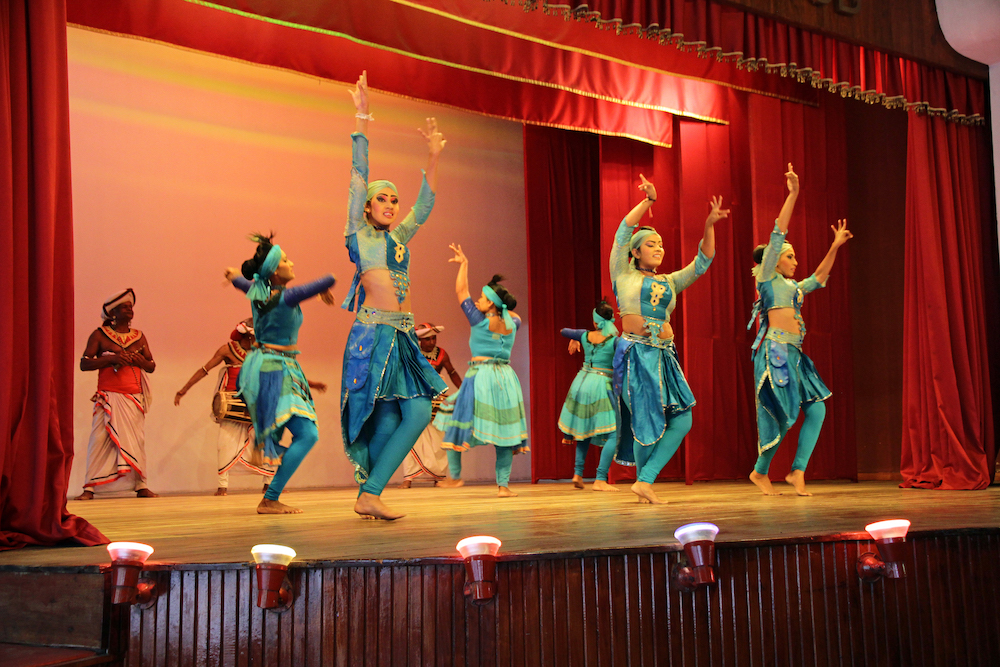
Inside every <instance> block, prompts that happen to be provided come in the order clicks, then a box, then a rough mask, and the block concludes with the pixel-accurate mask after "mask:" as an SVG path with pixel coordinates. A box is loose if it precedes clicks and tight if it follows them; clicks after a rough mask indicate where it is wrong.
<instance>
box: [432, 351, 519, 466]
mask: <svg viewBox="0 0 1000 667" xmlns="http://www.w3.org/2000/svg"><path fill="white" fill-rule="evenodd" d="M446 405H448V406H449V407H451V414H448V413H447V412H446V411H445V410H443V409H442V411H441V412H439V413H438V415H437V417H435V418H434V426H435V428H437V429H438V430H439V431H444V444H443V445H442V447H444V448H445V449H454V450H456V451H459V452H464V451H466V450H468V449H470V448H472V447H478V446H479V445H495V446H497V447H514V448H515V452H514V453H515V454H518V453H521V452H526V451H528V450H529V447H528V424H527V420H526V419H525V414H524V394H523V393H522V391H521V382H520V380H518V379H517V374H516V373H515V372H514V369H512V368H511V367H510V365H509V364H508V363H507V362H506V361H504V360H500V359H496V360H490V361H472V362H469V371H468V372H467V373H466V374H465V377H464V378H462V386H461V387H459V389H458V392H457V393H456V394H454V395H453V396H451V397H450V398H449V399H448V400H447V401H446Z"/></svg>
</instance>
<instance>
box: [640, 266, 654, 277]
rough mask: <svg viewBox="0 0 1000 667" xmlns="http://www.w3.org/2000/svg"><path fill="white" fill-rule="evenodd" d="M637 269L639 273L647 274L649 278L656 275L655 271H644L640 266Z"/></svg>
mask: <svg viewBox="0 0 1000 667" xmlns="http://www.w3.org/2000/svg"><path fill="white" fill-rule="evenodd" d="M637 269H638V270H639V272H640V273H648V274H649V275H651V276H655V275H656V269H644V268H642V267H641V266H640V267H637Z"/></svg>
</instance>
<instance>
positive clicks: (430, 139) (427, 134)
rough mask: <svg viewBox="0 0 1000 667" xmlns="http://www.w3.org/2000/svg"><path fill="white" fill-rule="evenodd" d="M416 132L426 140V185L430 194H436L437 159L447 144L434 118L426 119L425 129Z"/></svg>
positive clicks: (418, 129)
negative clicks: (429, 188) (429, 189)
mask: <svg viewBox="0 0 1000 667" xmlns="http://www.w3.org/2000/svg"><path fill="white" fill-rule="evenodd" d="M417 131H418V132H420V134H422V135H423V136H424V139H426V140H427V151H428V153H427V169H426V172H427V184H428V185H429V186H430V187H431V192H437V168H438V158H439V157H441V151H442V150H444V145H445V144H446V143H448V142H447V140H446V139H445V138H444V135H443V134H441V131H440V130H438V126H437V119H436V118H428V119H427V127H426V129H425V128H417Z"/></svg>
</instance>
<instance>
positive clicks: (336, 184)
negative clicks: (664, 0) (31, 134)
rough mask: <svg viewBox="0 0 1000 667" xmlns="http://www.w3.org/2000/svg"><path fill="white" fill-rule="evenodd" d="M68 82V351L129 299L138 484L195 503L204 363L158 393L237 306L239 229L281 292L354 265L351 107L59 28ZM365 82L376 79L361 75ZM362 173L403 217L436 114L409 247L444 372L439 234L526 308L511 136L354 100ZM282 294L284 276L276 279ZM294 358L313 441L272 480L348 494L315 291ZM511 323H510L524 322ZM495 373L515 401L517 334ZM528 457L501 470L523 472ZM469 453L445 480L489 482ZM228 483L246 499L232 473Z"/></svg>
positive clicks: (79, 383) (81, 461)
mask: <svg viewBox="0 0 1000 667" xmlns="http://www.w3.org/2000/svg"><path fill="white" fill-rule="evenodd" d="M68 41H69V84H70V122H71V150H72V167H73V216H74V221H75V245H76V274H75V278H76V282H75V298H76V305H77V307H76V319H75V322H74V327H75V329H74V335H75V341H76V343H75V345H76V349H77V350H78V351H79V352H82V351H83V348H84V345H85V343H86V341H87V337H88V336H89V335H90V333H91V332H92V331H93V330H94V329H95V328H96V327H98V326H100V324H101V322H100V319H99V318H98V315H99V309H100V306H101V303H102V302H103V301H104V299H105V297H107V296H108V295H110V294H112V293H114V292H116V291H120V290H121V289H123V288H125V287H132V288H134V289H135V291H136V297H137V303H136V306H135V320H134V323H133V325H134V326H135V327H137V328H139V329H141V330H143V331H144V332H145V333H146V336H147V338H148V340H149V344H150V349H151V350H152V352H153V356H154V358H155V360H156V363H157V369H156V372H155V373H153V374H152V375H151V376H150V384H151V386H152V391H153V396H154V399H153V405H152V409H151V410H150V412H149V415H148V418H147V420H146V452H147V456H148V461H149V463H148V467H149V483H150V487H151V488H152V489H153V490H155V491H157V492H207V491H210V490H212V489H214V488H215V487H216V485H217V477H216V437H217V433H218V427H217V426H216V425H215V423H214V422H213V421H212V420H211V419H210V417H209V412H210V405H211V399H212V395H213V393H214V389H215V387H214V382H215V378H216V371H213V372H212V373H210V375H209V377H208V378H207V379H205V380H202V381H201V382H200V383H199V384H197V385H195V386H194V388H192V389H191V391H189V392H188V394H187V396H185V397H184V399H183V400H182V402H181V404H180V406H179V407H175V406H174V405H173V398H174V393H175V392H176V391H177V390H178V389H180V388H181V387H182V386H183V385H184V383H185V382H186V381H187V380H188V378H189V377H191V375H192V374H193V373H194V372H195V371H196V370H197V369H198V368H199V367H200V366H201V365H202V364H204V363H205V362H206V361H208V359H209V358H210V357H211V356H212V354H213V353H214V352H215V350H216V349H218V348H219V346H221V345H223V344H224V343H225V342H226V341H227V340H228V338H229V333H230V331H232V329H233V327H234V325H235V324H236V323H237V322H238V321H239V320H241V319H242V318H244V317H247V316H248V315H249V305H248V303H247V301H246V299H245V298H244V297H243V295H242V294H241V293H239V292H238V291H237V290H235V289H234V288H232V287H230V286H227V285H226V284H225V281H224V280H223V269H224V268H225V267H226V266H238V265H239V264H240V263H241V262H242V261H243V260H245V259H247V258H248V257H249V256H250V255H251V254H252V252H253V250H254V246H253V245H252V244H251V243H249V242H248V241H246V240H245V237H246V234H247V233H248V232H251V231H263V232H268V231H274V232H275V233H276V241H277V242H278V243H280V244H281V245H282V247H283V248H284V249H285V250H286V251H287V253H288V256H289V258H290V259H292V260H293V261H294V262H295V271H296V274H297V279H296V280H297V281H308V280H311V279H313V278H316V277H319V276H320V275H323V274H325V273H327V272H333V273H334V274H335V275H336V276H337V279H338V284H337V286H336V287H335V288H334V291H335V294H336V296H337V298H338V302H339V301H340V300H341V299H343V297H344V295H345V293H346V290H347V287H348V286H349V284H350V281H351V277H352V275H353V272H354V267H353V265H352V264H350V262H349V261H348V259H347V251H346V249H345V248H344V245H343V225H344V221H345V214H346V209H347V186H348V178H349V174H350V138H349V135H350V133H351V131H352V130H353V128H354V109H353V105H352V103H351V98H350V95H349V94H348V88H347V86H345V85H344V84H336V83H331V82H329V81H324V80H319V79H316V78H314V77H308V76H303V75H300V74H295V73H290V72H287V71H283V70H278V69H271V68H266V67H261V66H253V65H248V64H245V63H240V62H236V61H233V60H229V59H225V58H220V57H216V56H211V55H206V54H202V53H198V52H194V51H188V50H183V49H179V48H173V47H168V46H163V45H158V44H155V43H150V42H147V41H140V40H137V39H131V38H124V37H116V36H110V35H106V34H101V33H97V32H91V31H88V30H83V29H79V28H69V30H68ZM368 74H369V80H370V81H371V84H372V86H373V87H377V86H378V81H379V76H380V73H379V71H378V70H377V69H375V70H369V72H368ZM372 111H373V113H374V115H375V119H376V120H375V122H374V123H371V125H370V140H371V156H370V157H371V165H372V169H371V174H372V177H374V178H388V179H390V180H393V181H394V182H395V183H396V184H397V185H398V187H399V189H400V197H401V200H402V205H403V208H404V210H406V209H408V208H409V206H410V205H411V204H412V202H413V201H414V198H415V197H416V193H417V189H418V187H419V184H420V169H421V167H423V166H424V164H425V161H426V145H425V143H424V141H423V139H422V138H421V137H420V135H419V134H418V133H417V127H418V126H420V125H422V124H423V122H424V118H425V117H427V116H432V115H433V116H436V117H437V118H438V121H439V123H440V126H441V128H442V130H443V132H444V134H445V136H446V137H447V139H448V145H447V148H446V149H445V153H444V156H443V157H442V161H441V167H440V184H439V190H438V197H437V205H436V207H435V209H434V212H433V214H432V216H431V218H430V220H429V221H428V223H427V225H426V226H425V227H424V229H423V230H422V231H421V232H420V234H418V235H417V236H416V237H415V239H414V240H413V242H412V243H411V244H410V247H411V248H412V249H413V256H414V260H413V266H412V270H411V279H412V282H413V307H414V313H415V316H416V319H417V321H418V322H420V321H425V320H430V321H433V322H435V323H436V324H443V325H444V326H445V331H444V333H443V334H442V335H441V336H440V337H439V343H440V344H441V345H442V346H443V347H444V348H446V349H447V350H448V351H449V353H450V354H451V356H452V358H453V360H454V362H455V365H456V367H457V368H458V369H459V372H460V373H463V374H464V372H465V364H466V362H467V361H468V358H469V349H468V331H469V328H468V324H467V323H466V321H465V318H464V316H463V315H462V314H461V311H460V310H459V307H458V303H457V300H456V299H455V296H454V294H455V293H454V278H455V270H454V265H453V264H449V263H447V259H448V258H449V257H450V256H451V254H450V252H449V251H448V247H447V246H448V243H449V242H452V241H456V242H459V243H461V244H462V246H463V248H464V249H465V251H466V253H467V254H468V256H469V258H470V278H471V281H472V284H473V285H474V286H475V285H480V284H482V283H485V282H486V280H488V279H489V277H490V276H491V275H492V274H493V273H494V272H500V273H504V274H505V275H507V276H509V279H508V281H507V285H508V286H509V288H510V289H511V291H512V292H513V293H514V294H515V295H517V296H518V297H519V298H520V303H519V305H518V310H519V311H520V312H522V313H524V314H527V312H528V303H527V301H528V299H527V296H528V290H527V279H526V262H525V225H524V179H523V150H522V128H521V125H520V124H518V123H512V122H507V121H502V120H496V119H490V118H485V117H483V116H478V115H473V114H470V113H465V112H459V111H456V110H453V109H447V108H443V107H438V106H432V105H428V104H425V103H416V102H413V101H409V100H405V99H401V98H398V97H390V96H387V95H382V94H373V95H372ZM293 284H294V283H293ZM303 311H304V314H305V323H304V325H303V327H302V331H301V335H300V337H299V346H300V348H301V349H302V356H301V362H302V366H303V368H304V369H305V371H306V373H307V374H308V376H309V377H310V378H311V379H315V380H321V381H324V382H326V383H327V384H328V385H329V386H330V390H329V391H328V392H327V393H326V394H318V395H317V397H316V398H317V400H316V406H317V412H318V414H319V420H320V422H319V431H320V441H319V444H318V445H317V446H316V448H315V449H314V450H313V451H312V452H311V453H310V454H309V457H308V459H307V460H306V463H305V465H303V466H302V468H300V469H299V471H298V472H297V474H296V475H295V477H294V478H293V479H292V481H291V483H290V486H289V488H292V489H294V488H302V487H316V486H345V485H349V484H352V483H353V477H352V471H351V468H350V466H349V465H348V462H347V459H346V457H345V456H344V453H343V444H342V440H341V435H340V421H339V419H340V414H339V386H340V371H341V362H342V358H343V350H344V344H345V341H346V338H347V332H348V329H349V327H350V325H351V322H352V321H353V314H351V313H348V312H347V311H345V310H343V309H341V308H340V307H328V306H325V305H323V304H322V303H321V302H320V301H319V300H318V299H317V300H313V301H310V302H308V303H306V304H305V305H304V306H303ZM526 324H527V325H528V327H530V322H526ZM522 332H523V333H522V336H521V338H520V340H521V341H522V344H520V345H517V346H516V347H515V350H514V356H513V359H512V365H513V367H514V369H515V370H516V371H517V373H518V375H520V377H521V378H522V384H523V386H524V390H525V399H526V400H528V399H529V397H528V395H527V394H528V387H529V382H528V345H527V329H522ZM96 384H97V374H96V373H83V372H81V371H79V370H77V371H76V372H75V383H74V386H75V397H74V403H73V405H74V434H75V451H76V459H75V461H74V465H73V472H72V477H71V481H70V487H69V488H70V493H71V494H73V495H75V494H76V493H79V491H80V489H81V488H82V485H83V481H84V473H85V469H86V450H87V441H88V437H89V434H90V427H91V414H92V413H91V411H92V407H93V403H91V402H90V400H89V399H90V397H91V396H92V395H93V393H94V390H95V387H96ZM529 467H530V464H529V460H528V457H527V456H525V457H518V458H517V459H516V460H515V466H514V474H513V478H514V479H516V480H525V479H527V478H528V475H529ZM493 468H494V455H493V452H492V451H488V450H487V448H482V449H479V450H475V451H473V452H472V453H471V454H468V455H466V463H465V467H464V470H463V473H464V474H463V476H464V477H465V478H466V479H469V480H477V479H482V480H491V479H493ZM230 487H231V488H234V489H239V488H251V487H253V488H259V478H250V477H243V476H235V475H234V476H233V477H232V478H231V482H230Z"/></svg>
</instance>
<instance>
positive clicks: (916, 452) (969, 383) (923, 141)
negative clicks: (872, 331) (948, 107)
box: [900, 115, 996, 489]
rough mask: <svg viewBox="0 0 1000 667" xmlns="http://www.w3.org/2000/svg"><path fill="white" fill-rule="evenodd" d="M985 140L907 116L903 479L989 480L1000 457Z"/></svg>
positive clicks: (949, 483) (966, 484)
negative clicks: (991, 352)
mask: <svg viewBox="0 0 1000 667" xmlns="http://www.w3.org/2000/svg"><path fill="white" fill-rule="evenodd" d="M983 150H984V148H983V137H982V132H981V131H979V130H975V129H972V128H967V127H961V126H957V125H955V124H952V123H945V122H943V121H941V120H939V119H934V118H926V117H922V116H917V115H911V116H910V118H909V127H908V134H907V164H906V249H905V261H906V277H907V279H906V283H905V292H904V315H903V317H904V329H903V332H904V333H903V345H904V348H903V448H902V460H901V464H900V465H901V472H902V474H903V480H904V481H903V484H902V485H901V486H904V487H919V488H938V489H982V488H985V487H986V486H988V485H989V484H990V481H991V477H992V472H993V466H994V464H995V461H996V443H995V439H994V433H993V404H992V395H991V387H990V374H989V359H988V351H987V336H988V335H989V329H988V327H987V311H986V308H985V302H986V299H993V300H995V299H996V293H995V292H994V293H991V294H988V295H987V294H986V293H985V292H984V284H985V281H984V259H983V257H984V255H985V254H987V253H995V252H996V246H995V243H994V242H993V240H992V238H990V237H991V236H992V235H984V234H983V229H984V228H986V227H988V226H990V225H991V222H992V220H991V219H992V215H991V213H992V210H991V207H990V206H989V203H990V202H989V198H988V197H984V196H983V193H982V192H981V191H980V189H981V188H984V185H983V183H984V181H983V178H984V176H985V171H984V170H983V154H982V152H983ZM986 183H987V185H985V188H988V187H989V186H988V180H987V181H986ZM984 236H985V237H986V238H985V239H984ZM984 240H985V241H987V243H986V244H985V246H984ZM994 335H995V334H994Z"/></svg>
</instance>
